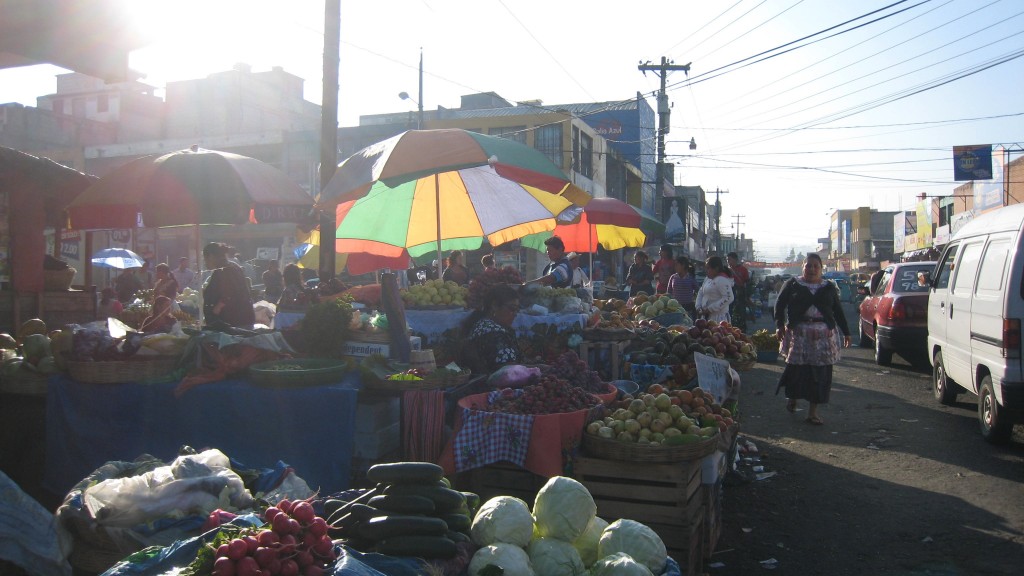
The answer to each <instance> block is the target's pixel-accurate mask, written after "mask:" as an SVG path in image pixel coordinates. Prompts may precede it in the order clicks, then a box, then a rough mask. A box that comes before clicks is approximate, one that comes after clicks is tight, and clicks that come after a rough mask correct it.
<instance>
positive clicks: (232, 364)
mask: <svg viewBox="0 0 1024 576" xmlns="http://www.w3.org/2000/svg"><path fill="white" fill-rule="evenodd" d="M204 354H206V355H207V356H209V358H210V359H211V360H212V361H213V365H212V366H207V367H204V369H203V370H202V371H201V372H199V373H196V374H189V375H188V376H185V377H184V378H182V380H181V383H180V384H178V386H177V387H175V388H174V395H175V396H176V397H179V396H181V395H182V394H184V393H185V392H188V391H189V390H191V389H192V388H195V387H196V386H198V385H200V384H206V383H208V382H217V381H218V380H225V379H227V377H228V376H230V375H231V374H235V373H237V372H241V371H242V370H245V369H246V368H248V367H249V366H250V365H252V364H256V363H257V362H265V361H269V360H276V359H278V358H281V354H278V353H277V352H271V351H270V350H264V349H262V348H256V347H254V346H246V345H245V344H235V345H231V346H225V347H224V348H217V345H216V344H205V345H204Z"/></svg>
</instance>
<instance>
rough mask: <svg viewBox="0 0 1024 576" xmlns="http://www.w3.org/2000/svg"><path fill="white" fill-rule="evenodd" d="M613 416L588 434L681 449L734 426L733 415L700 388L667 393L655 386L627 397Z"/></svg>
mask: <svg viewBox="0 0 1024 576" xmlns="http://www.w3.org/2000/svg"><path fill="white" fill-rule="evenodd" d="M613 408H614V411H613V412H612V413H611V414H606V415H605V416H604V417H603V418H601V419H599V420H594V421H593V422H591V423H590V424H588V425H587V434H591V435H594V436H598V437H600V438H606V439H612V440H618V441H619V442H627V443H636V444H640V445H645V446H679V445H683V444H690V443H693V442H699V441H702V440H706V439H707V438H710V437H712V436H714V435H716V434H718V433H719V432H725V431H726V430H727V429H728V427H729V426H731V425H732V423H733V419H732V413H731V412H729V410H727V409H725V408H722V407H721V406H720V405H719V404H717V403H716V402H715V400H714V397H713V396H712V395H711V394H710V393H709V392H707V391H705V390H702V389H701V388H694V389H693V390H666V389H665V388H664V387H662V386H661V385H659V384H652V385H651V387H650V388H648V389H647V393H646V394H641V395H640V396H639V397H638V398H632V397H630V396H628V395H627V396H626V398H625V399H623V400H620V401H618V402H617V403H614V404H613V405H612V408H609V409H608V410H611V409H613Z"/></svg>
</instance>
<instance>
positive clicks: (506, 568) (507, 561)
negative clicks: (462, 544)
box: [467, 544, 534, 576]
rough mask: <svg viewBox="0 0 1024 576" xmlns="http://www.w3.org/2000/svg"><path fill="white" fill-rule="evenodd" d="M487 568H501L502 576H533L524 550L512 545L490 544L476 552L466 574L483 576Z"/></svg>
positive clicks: (531, 567)
mask: <svg viewBox="0 0 1024 576" xmlns="http://www.w3.org/2000/svg"><path fill="white" fill-rule="evenodd" d="M488 566H497V567H499V568H501V569H502V570H503V572H502V574H503V576H534V572H533V566H531V565H530V557H529V556H527V555H526V550H523V549H522V548H520V547H519V546H514V545H512V544H492V545H490V546H484V547H483V548H481V549H479V550H477V551H476V554H473V558H472V559H471V560H470V561H469V570H468V572H467V573H468V574H469V576H484V575H486V574H488V573H489V571H486V570H484V569H485V568H487V567H488ZM481 572H483V574H481Z"/></svg>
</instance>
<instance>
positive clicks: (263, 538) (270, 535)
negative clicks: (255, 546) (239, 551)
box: [256, 530, 281, 547]
mask: <svg viewBox="0 0 1024 576" xmlns="http://www.w3.org/2000/svg"><path fill="white" fill-rule="evenodd" d="M256 541H257V542H259V543H260V546H266V547H270V546H273V545H274V544H277V543H278V542H280V541H281V540H280V539H279V538H278V537H277V534H275V533H274V531H273V530H261V531H260V533H259V534H257V535H256Z"/></svg>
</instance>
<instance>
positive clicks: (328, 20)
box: [320, 0, 341, 280]
mask: <svg viewBox="0 0 1024 576" xmlns="http://www.w3.org/2000/svg"><path fill="white" fill-rule="evenodd" d="M340 49H341V0H326V1H325V2H324V82H323V99H322V101H321V102H322V106H321V107H320V191H321V192H322V191H323V190H324V189H325V188H327V183H328V182H330V181H331V176H334V171H335V170H337V168H338V68H339V66H340V61H341V56H340V55H339V52H340ZM335 226H336V224H335V222H334V211H333V210H325V211H323V212H321V213H320V269H321V270H323V271H325V272H327V273H329V274H330V277H332V278H333V277H334V275H336V274H337V273H338V271H337V270H335V269H334V256H335V245H334V236H335V234H336V230H335ZM321 280H326V279H324V278H321Z"/></svg>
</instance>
